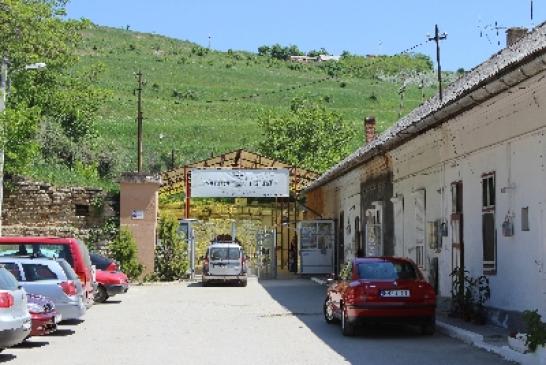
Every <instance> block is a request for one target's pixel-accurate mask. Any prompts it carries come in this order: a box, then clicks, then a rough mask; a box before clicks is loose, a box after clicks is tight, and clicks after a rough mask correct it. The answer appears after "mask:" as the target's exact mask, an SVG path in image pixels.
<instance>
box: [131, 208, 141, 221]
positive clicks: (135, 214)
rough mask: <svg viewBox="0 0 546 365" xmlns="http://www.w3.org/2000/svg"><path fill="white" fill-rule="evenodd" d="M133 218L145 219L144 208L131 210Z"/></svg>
mask: <svg viewBox="0 0 546 365" xmlns="http://www.w3.org/2000/svg"><path fill="white" fill-rule="evenodd" d="M131 219H138V220H142V219H144V211H143V210H133V211H132V212H131Z"/></svg>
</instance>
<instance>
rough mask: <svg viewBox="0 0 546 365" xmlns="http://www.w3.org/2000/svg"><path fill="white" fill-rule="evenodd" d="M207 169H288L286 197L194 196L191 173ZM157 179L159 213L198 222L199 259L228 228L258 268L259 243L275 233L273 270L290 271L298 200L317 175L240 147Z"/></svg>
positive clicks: (166, 173)
mask: <svg viewBox="0 0 546 365" xmlns="http://www.w3.org/2000/svg"><path fill="white" fill-rule="evenodd" d="M211 169H218V170H229V169H232V170H238V171H258V170H286V171H288V193H287V194H286V195H284V196H254V197H236V196H233V197H229V198H228V197H223V198H201V197H200V198H194V197H192V171H196V170H211ZM161 177H162V182H163V183H162V185H161V188H160V196H161V199H160V205H159V209H160V211H163V212H170V213H171V214H173V215H175V216H177V217H178V218H179V219H183V218H185V219H188V218H195V219H197V220H198V221H199V222H200V223H199V224H197V225H196V228H197V230H196V233H195V235H196V237H195V239H196V241H197V257H199V256H202V254H204V250H205V249H206V247H207V245H208V242H210V240H211V239H212V237H214V235H218V234H230V233H231V231H232V228H231V227H232V226H233V225H235V229H236V231H237V236H238V237H239V238H240V240H241V241H242V243H243V246H245V245H246V246H247V247H245V249H246V251H247V253H248V254H249V256H250V257H252V258H253V259H254V264H255V265H258V264H260V263H257V262H256V259H257V258H258V257H260V254H261V252H258V251H257V245H258V243H259V242H260V240H261V239H262V240H263V237H264V235H265V236H267V235H271V234H273V235H274V242H275V243H276V248H275V253H274V255H271V257H275V260H276V267H275V269H276V270H277V271H278V272H279V273H281V274H282V273H283V272H288V270H289V269H290V267H289V266H292V267H294V265H290V261H291V258H292V257H293V256H294V255H295V257H297V251H294V249H292V250H291V249H290V248H291V243H292V242H295V241H296V240H297V238H296V224H297V222H298V221H300V220H301V219H302V213H303V212H302V210H301V209H300V206H299V204H298V203H297V200H296V197H297V196H298V194H299V192H300V191H301V190H302V189H303V188H304V187H306V186H307V185H308V184H309V183H310V182H312V181H313V180H315V179H316V178H317V177H318V174H317V173H316V172H313V171H309V170H306V169H302V168H299V167H296V166H292V165H290V164H286V163H284V162H282V161H279V160H275V159H271V158H268V157H266V156H262V155H260V154H257V153H254V152H250V151H246V150H243V149H239V150H236V151H232V152H229V153H224V154H221V155H218V156H212V157H210V158H208V159H205V160H202V161H198V162H194V163H191V164H187V165H185V166H183V167H180V168H177V169H174V170H171V171H166V172H164V173H162V176H161ZM169 197H171V198H169ZM241 238H242V239H241ZM268 242H269V241H268ZM264 252H265V251H264ZM261 264H263V263H261ZM196 267H197V268H198V267H199V265H197V266H196ZM269 270H270V271H271V269H269Z"/></svg>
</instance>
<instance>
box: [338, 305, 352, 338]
mask: <svg viewBox="0 0 546 365" xmlns="http://www.w3.org/2000/svg"><path fill="white" fill-rule="evenodd" d="M341 310H342V313H343V315H342V316H341V333H342V334H343V336H348V337H350V336H354V335H355V326H354V324H352V323H350V322H349V315H348V314H347V311H346V310H345V308H342V309H341Z"/></svg>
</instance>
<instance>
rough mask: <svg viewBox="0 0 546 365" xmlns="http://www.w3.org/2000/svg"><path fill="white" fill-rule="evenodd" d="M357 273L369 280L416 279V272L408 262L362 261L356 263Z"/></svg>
mask: <svg viewBox="0 0 546 365" xmlns="http://www.w3.org/2000/svg"><path fill="white" fill-rule="evenodd" d="M358 275H359V277H360V278H361V279H370V280H400V279H402V280H403V279H413V280H415V279H417V272H416V270H415V268H414V267H413V265H412V264H410V263H409V262H389V261H381V262H362V263H359V264H358Z"/></svg>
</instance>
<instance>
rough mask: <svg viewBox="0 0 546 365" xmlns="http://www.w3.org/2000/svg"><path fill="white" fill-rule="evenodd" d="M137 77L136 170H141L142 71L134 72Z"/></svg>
mask: <svg viewBox="0 0 546 365" xmlns="http://www.w3.org/2000/svg"><path fill="white" fill-rule="evenodd" d="M136 76H137V78H138V88H137V89H136V90H137V165H138V166H137V171H138V172H139V173H140V172H142V119H143V118H142V85H143V81H142V72H141V71H139V72H138V73H137V74H136Z"/></svg>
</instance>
